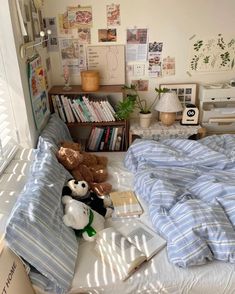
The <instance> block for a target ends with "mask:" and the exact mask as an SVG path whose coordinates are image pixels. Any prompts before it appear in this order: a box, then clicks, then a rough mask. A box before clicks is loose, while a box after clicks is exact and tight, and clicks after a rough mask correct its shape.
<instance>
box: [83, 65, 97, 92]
mask: <svg viewBox="0 0 235 294" xmlns="http://www.w3.org/2000/svg"><path fill="white" fill-rule="evenodd" d="M81 83H82V90H83V91H87V92H89V91H97V90H99V86H100V77H99V72H98V71H95V70H84V71H81Z"/></svg>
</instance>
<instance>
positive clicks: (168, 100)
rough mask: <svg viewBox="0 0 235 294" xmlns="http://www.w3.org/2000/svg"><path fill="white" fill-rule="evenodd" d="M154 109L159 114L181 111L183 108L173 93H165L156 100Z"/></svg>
mask: <svg viewBox="0 0 235 294" xmlns="http://www.w3.org/2000/svg"><path fill="white" fill-rule="evenodd" d="M155 109H156V110H158V111H160V112H178V111H182V110H183V107H182V105H181V103H180V101H179V98H178V96H177V95H176V93H175V92H167V93H164V94H163V95H162V96H161V98H160V99H159V100H158V102H157V104H156V106H155Z"/></svg>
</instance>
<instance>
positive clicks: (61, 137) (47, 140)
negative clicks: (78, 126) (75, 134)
mask: <svg viewBox="0 0 235 294" xmlns="http://www.w3.org/2000/svg"><path fill="white" fill-rule="evenodd" d="M61 141H72V138H71V135H70V133H69V129H68V127H67V125H66V124H65V123H64V122H63V121H62V120H61V119H60V118H59V117H58V115H57V114H55V113H54V114H52V115H51V116H50V119H49V121H48V123H47V125H46V126H45V128H44V129H43V131H42V132H41V135H40V137H39V140H38V146H37V148H39V149H42V150H47V149H52V150H53V152H56V151H57V149H58V145H59V143H60V142H61Z"/></svg>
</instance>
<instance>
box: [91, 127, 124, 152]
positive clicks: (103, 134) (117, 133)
mask: <svg viewBox="0 0 235 294" xmlns="http://www.w3.org/2000/svg"><path fill="white" fill-rule="evenodd" d="M87 149H88V150H90V151H121V150H124V149H125V127H124V126H113V127H112V126H105V127H95V126H94V127H93V128H92V129H91V132H90V135H89V138H88V142H87Z"/></svg>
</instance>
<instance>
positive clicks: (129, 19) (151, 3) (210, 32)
mask: <svg viewBox="0 0 235 294" xmlns="http://www.w3.org/2000/svg"><path fill="white" fill-rule="evenodd" d="M112 3H115V4H120V11H121V25H120V26H117V27H116V28H117V42H116V43H114V42H112V43H108V42H107V43H99V42H98V29H105V28H107V23H106V5H107V4H112ZM77 5H81V6H92V12H93V27H92V28H91V43H92V44H100V45H104V44H106V45H107V44H126V29H127V28H134V27H135V26H136V27H137V28H148V29H149V42H153V41H157V42H163V52H162V57H163V58H164V57H167V56H171V57H175V63H176V72H175V75H173V76H168V77H157V78H156V77H154V78H151V77H148V75H145V76H140V77H137V78H141V79H148V80H149V91H148V92H147V93H145V96H149V97H151V96H153V92H154V88H155V87H156V86H158V84H161V83H176V82H177V83H185V82H189V83H194V82H197V83H211V82H214V83H215V82H221V81H228V80H231V79H234V78H235V71H234V70H232V71H231V70H230V71H223V72H221V71H220V72H213V73H212V72H209V73H208V72H207V73H196V74H195V73H194V74H192V76H190V75H189V74H188V73H187V71H188V70H189V67H190V48H191V47H190V46H191V44H192V43H190V40H189V39H190V38H191V37H192V36H194V35H195V37H194V40H196V39H197V38H201V39H207V38H216V37H217V36H218V34H219V33H221V34H222V35H223V37H224V38H230V39H231V38H233V37H234V36H235V32H234V27H235V17H234V11H235V1H234V0H224V1H220V0H206V1H205V0H197V1H195V0H145V1H143V0H135V1H131V0H119V1H107V0H106V1H105V0H99V1H97V0H87V1H83V0H81V1H68V0H45V1H44V15H45V16H46V17H57V22H58V14H60V13H63V12H65V11H66V7H67V6H77ZM50 57H51V65H52V69H53V70H52V72H53V74H52V84H54V85H55V84H63V77H62V66H61V60H60V55H59V52H51V53H50ZM132 79H136V78H135V77H133V76H132V77H130V76H129V75H127V76H126V80H127V82H130V81H131V80H132ZM72 83H73V84H79V83H80V76H79V75H74V76H73V77H72Z"/></svg>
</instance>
